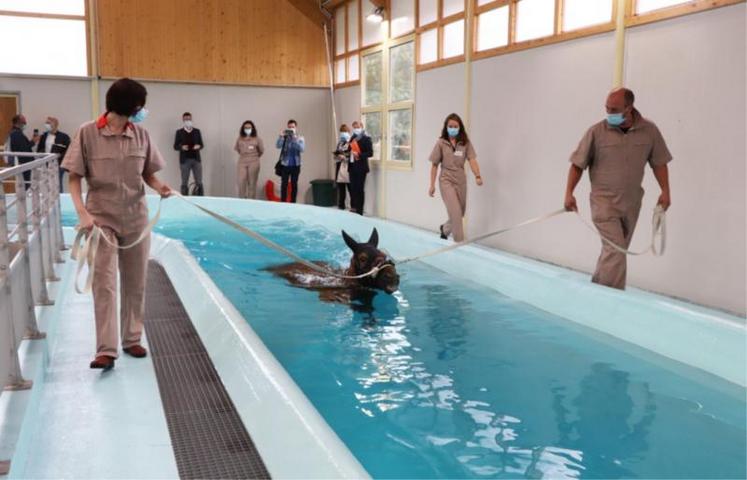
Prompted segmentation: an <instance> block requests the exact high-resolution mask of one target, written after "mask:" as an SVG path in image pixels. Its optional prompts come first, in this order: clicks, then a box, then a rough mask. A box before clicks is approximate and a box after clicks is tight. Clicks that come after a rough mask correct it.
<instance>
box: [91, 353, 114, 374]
mask: <svg viewBox="0 0 747 480" xmlns="http://www.w3.org/2000/svg"><path fill="white" fill-rule="evenodd" d="M91 368H101V369H103V370H104V371H107V370H111V369H112V368H114V358H113V357H110V356H109V355H98V356H96V358H95V359H94V360H93V362H91Z"/></svg>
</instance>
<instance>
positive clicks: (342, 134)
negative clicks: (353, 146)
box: [340, 132, 350, 142]
mask: <svg viewBox="0 0 747 480" xmlns="http://www.w3.org/2000/svg"><path fill="white" fill-rule="evenodd" d="M340 140H342V141H343V142H348V141H350V133H348V132H340Z"/></svg>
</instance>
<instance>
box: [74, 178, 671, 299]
mask: <svg viewBox="0 0 747 480" xmlns="http://www.w3.org/2000/svg"><path fill="white" fill-rule="evenodd" d="M173 195H174V196H176V197H179V198H181V199H182V200H184V201H185V202H187V203H189V204H190V205H192V206H194V207H196V208H197V209H199V210H200V211H202V212H204V213H206V214H207V215H210V216H211V217H213V218H215V219H216V220H218V221H219V222H222V223H224V224H226V225H228V226H230V227H232V228H234V229H236V230H238V231H240V232H241V233H243V234H245V235H247V236H249V237H251V238H253V239H255V240H257V241H258V242H260V243H261V244H263V245H265V246H266V247H268V248H271V249H273V250H276V251H277V252H280V253H282V254H283V255H286V256H287V257H290V258H292V259H293V260H295V261H297V262H298V263H300V264H302V265H304V266H306V267H308V268H310V269H312V270H315V271H317V272H320V273H323V274H325V275H329V276H332V277H336V278H341V279H346V280H358V279H361V278H365V277H369V276H375V275H376V274H378V273H379V272H380V271H381V270H383V269H385V268H388V267H392V266H393V265H391V264H388V263H387V264H383V265H379V266H376V267H374V268H373V269H371V270H370V271H368V272H366V273H363V274H361V275H344V274H340V273H337V272H335V271H333V270H329V269H327V268H324V267H322V266H320V265H317V264H316V263H313V262H310V261H308V260H306V259H304V258H302V257H300V256H298V255H296V254H295V253H293V252H292V251H290V250H288V249H287V248H285V247H283V246H282V245H279V244H277V243H275V242H273V241H272V240H270V239H268V238H267V237H265V236H263V235H262V234H260V233H258V232H255V231H254V230H252V229H250V228H248V227H246V226H244V225H241V224H240V223H237V222H235V221H233V220H231V219H230V218H228V217H225V216H223V215H221V214H219V213H217V212H215V211H213V210H210V209H209V208H206V207H203V206H201V205H198V204H197V203H195V202H192V201H191V200H188V199H187V198H185V197H183V196H182V195H180V194H178V193H176V192H174V193H173ZM162 203H163V198H161V200H160V201H159V203H158V210H157V211H156V214H155V215H154V216H153V218H152V219H151V220H150V221H149V222H148V224H147V225H146V227H145V229H143V232H142V233H141V234H140V236H139V237H138V238H137V240H135V241H134V242H132V243H130V244H128V245H118V244H117V243H116V242H113V241H111V240H109V238H108V237H107V235H106V232H104V230H103V229H102V228H101V227H99V226H98V225H94V226H93V228H92V229H91V231H90V234H89V232H88V231H87V230H83V229H78V233H77V235H76V236H75V241H74V242H73V249H72V252H71V258H73V259H75V260H77V261H78V269H77V273H76V276H75V291H76V292H78V293H88V292H90V291H91V287H92V285H93V273H94V264H95V259H96V254H97V251H98V246H99V242H100V240H101V238H103V239H104V241H105V242H106V243H108V244H109V245H110V246H112V247H113V248H117V249H120V250H126V249H129V248H132V247H134V246H135V245H137V244H139V243H140V242H142V241H143V240H144V239H145V238H146V237H147V236H148V235H149V234H150V232H151V230H153V227H154V226H155V225H156V223H158V220H159V219H160V218H161V205H162ZM564 213H567V212H566V210H565V209H560V210H555V211H554V212H550V213H547V214H545V215H540V216H538V217H534V218H530V219H529V220H525V221H523V222H521V223H517V224H516V225H512V226H510V227H506V228H501V229H499V230H494V231H492V232H488V233H485V234H482V235H479V236H476V237H473V238H470V239H468V240H464V241H462V242H458V243H454V244H451V245H448V246H446V247H442V248H438V249H436V250H432V251H430V252H426V253H424V254H421V255H417V256H414V257H409V258H404V259H402V260H400V261H398V262H396V263H397V264H399V265H402V264H405V263H410V262H414V261H417V260H422V259H424V258H427V257H432V256H434V255H439V254H441V253H445V252H449V251H451V250H456V249H457V248H461V247H464V246H467V245H470V244H472V243H475V242H479V241H481V240H485V239H486V238H489V237H493V236H495V235H500V234H502V233H506V232H509V231H511V230H515V229H517V228H521V227H525V226H527V225H531V224H534V223H539V222H543V221H545V220H548V219H550V218H552V217H556V216H558V215H562V214H564ZM576 216H577V217H578V218H579V219H580V220H581V222H582V223H583V224H584V225H586V227H588V228H589V229H590V230H591V231H592V232H594V233H595V234H596V235H597V236H599V237H600V238H601V239H602V241H604V242H605V243H607V244H608V245H609V246H610V247H612V248H613V249H615V250H617V251H619V252H620V253H624V254H626V255H644V254H646V253H648V252H652V253H653V254H654V255H655V256H660V255H663V254H664V249H665V246H666V221H665V220H666V213H665V211H664V209H663V208H662V207H661V206H660V205H657V206H656V208H655V209H654V213H653V217H652V220H651V223H652V233H651V243H650V244H649V246H648V247H647V248H646V249H645V250H642V251H638V252H635V251H631V250H628V249H626V248H623V247H621V246H619V245H617V244H616V243H614V242H613V241H611V240H609V239H608V238H606V237H604V236H603V235H602V234H601V233H599V232H598V231H597V229H596V228H595V227H594V226H593V225H592V224H591V223H589V222H588V221H587V220H585V219H584V218H583V217H582V216H581V215H580V214H578V212H576ZM657 238H658V239H659V245H658V247H657V244H656V240H657ZM84 265H87V266H88V275H87V277H86V282H85V285H84V286H83V288H80V287H79V285H78V278H79V277H80V273H81V271H82V270H83V266H84Z"/></svg>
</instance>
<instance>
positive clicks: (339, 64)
mask: <svg viewBox="0 0 747 480" xmlns="http://www.w3.org/2000/svg"><path fill="white" fill-rule="evenodd" d="M335 83H345V59H344V58H341V59H340V60H337V61H336V62H335Z"/></svg>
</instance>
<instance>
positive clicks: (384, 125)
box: [360, 32, 417, 171]
mask: <svg viewBox="0 0 747 480" xmlns="http://www.w3.org/2000/svg"><path fill="white" fill-rule="evenodd" d="M410 42H412V43H413V86H412V89H413V90H412V99H411V100H405V101H400V102H396V103H390V102H389V93H390V92H389V87H390V85H389V83H390V82H389V78H390V75H389V74H390V72H389V64H390V54H389V52H390V50H391V49H393V48H396V47H399V46H401V45H404V44H407V43H410ZM377 52H381V54H382V57H381V61H382V72H381V75H382V85H381V88H382V102H381V103H380V104H379V105H372V106H366V105H364V96H365V94H366V84H365V81H364V78H363V76H361V97H360V105H361V108H360V112H361V119H362V118H363V117H364V115H365V114H368V113H380V114H381V149H380V157H382V158H373V157H372V158H370V159H369V161H370V163H371V166H372V167H374V168H382V166H383V167H384V169H385V170H400V171H412V170H413V165H414V158H413V154H412V153H414V149H415V148H414V147H415V98H416V96H417V93H416V84H417V80H416V78H415V76H416V75H417V35H416V34H415V33H414V32H413V33H410V34H409V35H407V36H401V37H398V38H396V39H393V40H389V41H387V42H383V43H381V44H379V45H376V46H373V47H369V48H367V49H365V50H363V51H361V60H360V65H361V68H362V65H363V63H364V60H363V59H364V57H366V56H368V55H371V54H375V53H377ZM401 110H409V111H410V118H411V119H412V123H411V132H410V145H411V148H412V150H413V152H411V154H410V160H409V161H408V162H403V161H401V160H392V159H390V158H389V148H390V145H389V140H390V139H389V128H390V126H389V114H390V112H392V111H401Z"/></svg>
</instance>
